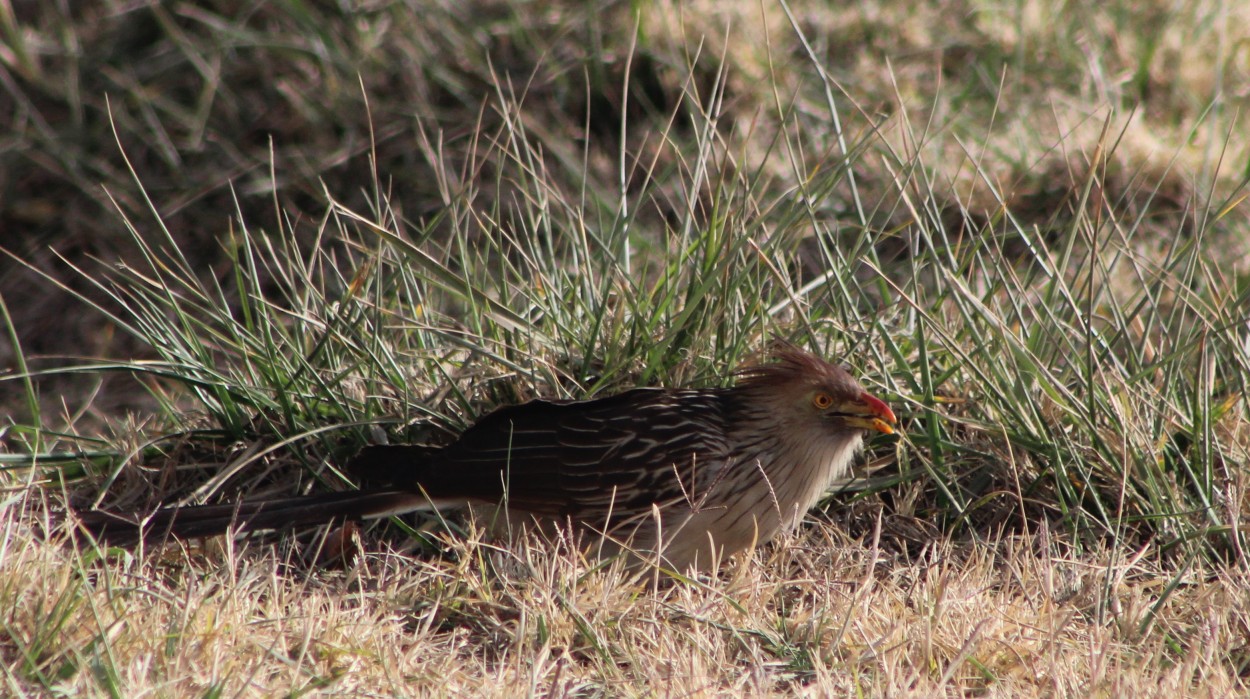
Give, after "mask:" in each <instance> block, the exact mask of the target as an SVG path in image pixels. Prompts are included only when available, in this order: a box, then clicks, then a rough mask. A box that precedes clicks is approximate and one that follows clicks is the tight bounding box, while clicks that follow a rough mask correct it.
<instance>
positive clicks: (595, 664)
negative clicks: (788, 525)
mask: <svg viewBox="0 0 1250 699" xmlns="http://www.w3.org/2000/svg"><path fill="white" fill-rule="evenodd" d="M34 498H35V495H34V494H33V492H32V494H31V496H30V498H29V499H28V500H27V502H25V503H23V502H22V500H21V499H20V496H19V500H18V501H17V502H16V503H14V506H10V507H9V508H8V509H7V510H6V515H5V517H4V522H3V529H2V530H0V535H2V536H3V539H2V540H0V547H2V550H3V555H4V566H3V567H2V568H0V609H4V610H5V612H6V614H7V615H8V618H5V619H4V620H3V623H4V625H5V628H6V630H7V632H8V634H10V635H9V638H8V640H6V641H5V642H4V643H3V645H2V646H0V647H2V648H3V653H4V665H5V666H6V668H7V669H6V679H5V681H6V684H7V687H8V690H9V691H10V692H12V693H13V694H15V695H16V694H23V693H34V694H40V693H41V690H40V689H39V686H40V684H42V683H41V682H38V681H36V679H35V676H36V675H43V676H44V677H45V678H47V677H61V678H62V679H61V680H60V681H52V682H49V683H48V684H46V685H45V686H53V687H55V688H56V690H57V691H58V692H59V693H60V692H63V693H65V694H69V695H74V696H91V695H99V694H103V693H106V690H107V688H108V687H109V686H110V685H114V686H116V687H120V688H122V693H123V694H125V695H127V696H141V695H145V694H148V693H154V694H157V695H163V696H191V695H202V694H204V693H206V692H209V691H210V690H211V691H215V692H220V693H221V694H222V695H237V694H240V693H241V694H244V695H274V694H287V693H296V694H301V695H304V694H305V693H307V694H308V695H311V696H323V695H333V696H392V695H400V696H407V695H414V694H435V695H471V696H482V695H492V696H520V695H526V696H531V695H535V694H537V695H560V696H569V695H578V696H584V695H609V696H639V695H645V696H725V695H742V694H747V695H752V696H767V695H777V696H789V695H793V694H794V693H796V692H798V693H807V694H814V695H823V696H848V695H852V694H867V695H871V696H917V697H920V696H970V695H980V696H1004V697H1006V696H1013V697H1020V696H1048V697H1049V696H1210V697H1223V696H1232V695H1236V694H1241V693H1244V692H1245V691H1247V689H1250V675H1248V672H1247V667H1246V664H1247V660H1248V658H1247V652H1248V648H1247V645H1246V632H1247V628H1250V626H1248V625H1250V581H1248V580H1247V578H1246V576H1245V575H1244V574H1242V573H1235V572H1232V571H1229V570H1218V571H1208V570H1202V569H1191V570H1190V572H1189V573H1187V574H1186V575H1185V576H1184V577H1183V578H1182V579H1179V580H1173V579H1172V576H1171V573H1170V572H1169V571H1167V570H1159V569H1152V568H1149V567H1148V566H1146V565H1145V564H1143V563H1142V561H1143V560H1149V559H1150V558H1151V557H1150V556H1143V555H1142V554H1144V553H1146V552H1145V551H1142V552H1136V553H1131V552H1124V551H1116V550H1098V551H1089V552H1085V553H1083V554H1080V555H1077V554H1075V553H1072V552H1070V551H1066V550H1065V548H1064V547H1063V546H1061V545H1058V544H1056V543H1053V539H1052V538H1051V537H1050V536H1048V534H1047V532H1046V531H1045V530H1042V531H1040V532H1037V533H1034V534H1031V535H1027V536H1015V537H998V538H995V539H992V540H989V541H982V542H975V543H974V542H966V541H962V542H957V541H951V540H948V539H939V540H933V541H931V542H929V543H928V544H927V545H926V546H925V547H924V548H923V551H922V552H921V553H920V554H918V555H916V556H914V557H908V556H905V555H903V554H899V553H891V549H892V548H894V547H893V546H892V542H890V541H881V540H879V539H873V538H869V539H867V540H862V541H853V540H848V539H847V538H846V537H845V536H844V535H843V534H842V533H841V530H840V529H838V528H835V527H833V526H831V525H829V524H827V523H821V522H812V523H810V525H809V526H807V527H806V528H804V529H803V530H802V531H801V532H800V533H799V534H797V535H796V536H794V537H791V538H789V539H788V540H786V541H783V542H780V543H778V544H777V545H774V546H770V547H767V548H766V549H764V550H762V551H761V552H758V553H757V554H756V555H754V556H751V557H747V558H741V559H738V560H735V561H732V562H731V563H730V564H729V565H728V566H727V567H726V568H725V569H724V570H723V571H722V572H721V574H720V575H718V576H717V577H715V578H711V579H703V580H698V581H687V582H680V581H678V582H674V581H672V580H669V579H667V578H665V577H663V576H656V575H655V574H654V573H653V572H647V571H644V572H642V573H639V574H632V575H631V574H627V573H626V572H624V571H623V570H622V569H621V567H620V566H619V565H616V564H611V565H608V566H606V567H600V568H599V569H595V570H590V569H588V567H587V563H586V562H585V561H584V560H577V559H575V558H574V557H571V556H570V555H569V554H568V553H567V551H563V550H562V549H561V547H560V546H559V545H557V544H552V543H549V542H529V543H528V544H526V545H519V546H518V547H517V548H515V549H512V550H499V549H497V548H494V547H492V546H490V545H489V544H487V543H483V542H482V541H480V540H479V539H478V538H477V537H475V536H472V535H470V537H469V538H467V539H449V540H447V541H445V547H446V551H445V553H444V554H443V555H441V556H438V557H434V558H413V557H410V556H407V555H403V554H399V553H395V552H387V551H386V550H385V549H381V550H379V549H376V548H374V549H372V550H370V551H367V552H365V553H364V554H363V556H362V557H361V558H359V559H358V562H357V563H356V564H354V565H353V566H351V567H350V568H348V569H345V570H326V569H320V570H309V569H308V568H307V567H306V566H304V565H303V564H301V563H299V562H298V560H296V559H293V558H292V557H291V556H286V557H285V558H284V557H282V556H280V555H279V554H278V553H276V551H277V549H275V548H273V547H269V546H259V547H256V546H247V545H241V546H234V545H231V544H228V543H227V542H221V541H218V542H210V543H209V544H208V545H205V546H202V547H194V548H189V549H173V550H166V551H165V552H164V553H163V554H162V555H155V554H154V553H153V552H147V553H143V552H140V553H138V554H134V555H132V554H127V553H119V552H114V553H112V554H110V555H109V556H108V557H106V558H104V559H99V558H97V556H96V553H95V551H94V549H93V548H92V547H91V546H90V545H89V544H87V543H85V542H82V541H79V542H78V543H77V544H75V543H73V542H72V541H67V540H65V539H64V538H63V535H64V532H63V531H60V530H58V529H57V528H56V527H55V526H53V527H52V528H51V530H49V529H48V526H49V525H48V524H47V523H46V522H45V521H44V520H43V518H42V517H41V516H40V514H39V513H40V511H41V508H39V507H32V506H30V505H31V502H30V500H33V499H34ZM23 505H25V506H23ZM49 533H51V535H52V536H51V540H50V541H49V540H47V539H46V538H45V537H46V536H47V534H49ZM36 581H37V582H36Z"/></svg>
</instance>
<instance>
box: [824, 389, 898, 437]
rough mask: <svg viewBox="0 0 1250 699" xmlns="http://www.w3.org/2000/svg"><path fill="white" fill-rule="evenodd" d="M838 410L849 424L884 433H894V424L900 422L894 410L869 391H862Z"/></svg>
mask: <svg viewBox="0 0 1250 699" xmlns="http://www.w3.org/2000/svg"><path fill="white" fill-rule="evenodd" d="M838 412H839V413H841V414H842V415H843V416H844V417H843V419H844V420H845V421H846V423H847V424H848V425H853V426H855V427H862V428H864V429H866V430H876V431H877V432H880V433H882V434H894V428H893V427H892V425H895V424H897V423H898V418H896V417H894V411H893V410H890V406H888V405H886V404H885V401H882V400H881V399H879V398H875V397H873V396H870V395H868V394H867V393H861V394H859V398H857V399H855V400H852V401H847V402H846V403H844V404H843V405H840V406H838Z"/></svg>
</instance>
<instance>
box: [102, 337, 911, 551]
mask: <svg viewBox="0 0 1250 699" xmlns="http://www.w3.org/2000/svg"><path fill="white" fill-rule="evenodd" d="M772 355H773V356H772V357H771V359H770V360H768V361H762V362H757V363H752V364H749V365H748V366H746V367H745V368H743V369H740V370H739V371H738V372H736V373H737V382H736V383H735V385H732V386H729V387H713V388H636V389H632V390H628V391H625V392H623V393H619V394H616V395H612V396H608V397H604V398H595V399H590V400H578V401H566V400H547V399H536V400H531V401H529V402H526V403H522V404H518V405H512V406H507V407H502V408H499V409H497V410H495V411H494V412H491V413H489V414H487V415H486V416H485V417H483V418H481V419H480V420H479V421H477V422H476V423H475V424H474V425H473V426H471V427H469V428H468V429H467V430H465V431H464V432H463V433H461V434H460V436H459V437H458V438H457V439H456V440H455V441H454V442H452V443H451V444H449V445H447V446H445V447H430V446H423V445H402V444H398V445H374V446H367V447H365V448H364V449H362V450H361V451H359V452H358V453H357V454H356V455H355V456H354V457H353V458H352V459H350V460H349V462H348V464H347V470H348V472H349V473H353V474H358V475H360V476H361V480H362V481H363V482H364V483H365V487H364V488H362V489H360V490H355V491H347V492H338V493H325V494H314V495H303V496H292V497H279V498H267V499H259V500H250V501H249V500H243V501H240V502H236V503H232V504H217V505H191V506H175V507H166V508H162V509H158V510H156V511H155V512H152V513H150V514H148V515H146V516H140V515H135V514H132V515H119V514H116V513H112V512H108V511H104V510H92V511H86V512H81V513H78V514H79V517H78V519H79V522H80V524H81V526H82V527H83V529H85V530H86V531H87V532H89V533H90V534H91V535H92V536H93V537H96V538H97V539H100V540H107V541H110V542H112V541H122V542H129V543H136V542H137V541H139V540H144V541H145V542H153V541H161V540H167V539H168V538H169V537H171V536H172V537H174V538H175V539H189V538H197V537H211V536H216V535H221V534H225V533H227V532H232V531H233V532H246V531H254V530H271V529H284V528H289V527H295V526H307V525H314V524H325V523H329V522H331V521H347V520H361V519H375V518H383V517H389V516H394V515H399V514H404V513H408V512H413V511H419V510H427V511H428V510H437V511H442V510H443V509H445V508H455V507H469V508H470V509H471V510H472V511H473V512H474V515H475V516H478V517H482V516H488V517H490V518H491V520H492V521H494V522H495V523H496V528H503V529H506V530H508V531H515V530H516V529H517V528H520V529H521V530H528V528H529V527H537V528H538V529H539V530H547V531H549V530H555V529H559V528H566V529H571V530H574V531H575V532H577V533H579V535H582V536H585V535H590V536H589V537H588V538H587V540H592V539H596V538H597V539H598V541H599V550H600V551H603V550H608V551H622V552H628V553H629V554H632V555H634V556H636V557H637V558H638V559H640V560H655V561H658V562H659V563H661V564H663V565H665V566H669V567H671V568H672V569H673V570H692V569H693V570H703V569H708V568H712V567H714V566H717V565H719V564H720V561H722V560H724V559H726V558H727V557H728V556H731V555H733V554H735V553H737V552H739V551H743V550H746V549H751V548H754V547H755V546H757V545H758V544H761V543H763V542H766V541H768V540H770V539H772V538H774V537H775V536H777V535H778V534H779V533H781V532H785V531H789V530H793V529H794V528H796V527H797V525H798V524H799V522H800V521H801V519H802V518H803V517H804V516H805V514H806V513H807V512H808V511H809V510H810V509H811V508H812V507H813V506H815V505H816V504H817V502H818V501H819V500H820V498H821V497H822V495H823V494H824V493H825V492H826V491H827V489H828V488H829V487H830V485H831V484H832V483H833V482H834V481H835V480H837V479H839V478H841V477H842V476H844V475H845V474H846V473H847V472H848V470H849V468H850V466H851V464H852V462H853V460H854V457H855V455H856V453H857V452H858V451H859V450H860V448H861V446H862V444H863V440H864V436H865V434H867V433H870V432H878V433H882V434H893V433H894V425H896V424H897V418H896V417H895V415H894V412H893V411H892V410H891V409H890V407H889V406H888V405H887V404H886V403H885V402H883V401H882V400H880V399H878V398H876V397H874V396H872V395H871V394H869V393H868V392H867V391H866V390H864V388H863V387H862V386H861V385H860V383H859V382H858V381H856V380H855V378H854V377H852V375H851V373H850V372H849V371H848V370H847V369H846V368H844V367H842V366H840V365H838V364H835V363H832V362H829V361H826V360H825V359H822V358H821V357H818V356H816V355H814V354H811V353H809V352H806V351H803V350H800V349H798V348H796V347H794V346H792V345H788V344H786V345H783V346H781V347H780V348H778V349H774V350H773V352H772ZM501 522H502V527H501V525H500V523H501ZM604 542H607V543H608V546H607V547H606V549H605V548H604V545H603V544H604Z"/></svg>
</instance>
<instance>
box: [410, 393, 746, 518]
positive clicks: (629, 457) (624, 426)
mask: <svg viewBox="0 0 1250 699" xmlns="http://www.w3.org/2000/svg"><path fill="white" fill-rule="evenodd" d="M725 420H726V413H725V409H724V400H723V398H722V396H721V395H720V393H719V392H718V391H707V390H704V391H665V390H657V389H636V390H633V391H628V392H626V393H622V394H619V395H616V396H612V397H609V398H602V399H598V400H592V401H580V402H573V403H563V402H554V401H542V400H538V401H531V402H529V403H526V404H524V405H518V406H512V407H507V408H503V409H500V410H497V411H495V412H493V413H491V414H490V415H487V416H486V417H484V418H482V419H481V420H480V421H479V422H478V423H477V424H476V425H474V426H473V427H471V428H470V429H468V430H467V431H465V432H464V434H462V435H461V436H460V438H459V439H458V440H457V441H456V442H455V443H454V444H452V445H450V446H448V447H447V448H446V449H444V450H443V451H441V452H439V453H438V454H436V455H432V457H431V459H430V461H429V462H428V466H427V467H425V468H422V469H419V471H418V472H415V473H414V474H413V477H414V478H415V479H416V482H415V483H413V484H411V485H416V486H420V487H421V488H422V489H424V490H425V491H426V492H428V493H429V494H430V495H431V496H433V497H464V498H469V499H479V500H486V501H500V500H505V499H506V502H507V505H508V507H510V508H513V509H515V510H519V511H522V512H528V513H532V514H539V515H546V516H553V517H565V516H568V517H573V518H576V519H582V520H593V519H597V518H599V517H603V516H605V515H606V513H608V512H609V511H611V512H612V513H613V519H614V520H616V521H619V520H620V518H621V517H630V516H636V515H639V514H643V515H645V514H647V513H649V512H650V509H651V506H652V504H660V505H663V504H665V503H668V502H674V501H679V500H682V499H685V500H687V501H689V502H691V503H692V504H695V503H697V502H698V500H699V498H700V497H701V496H702V494H703V492H704V491H705V490H706V489H707V488H709V487H710V486H711V485H713V484H714V483H715V482H716V480H717V479H718V478H719V477H720V476H719V475H718V474H720V473H722V472H723V470H724V467H725V465H726V463H727V461H728V457H729V453H730V446H729V444H728V441H727V438H726V432H727V429H726V427H727V426H726V424H725Z"/></svg>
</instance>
